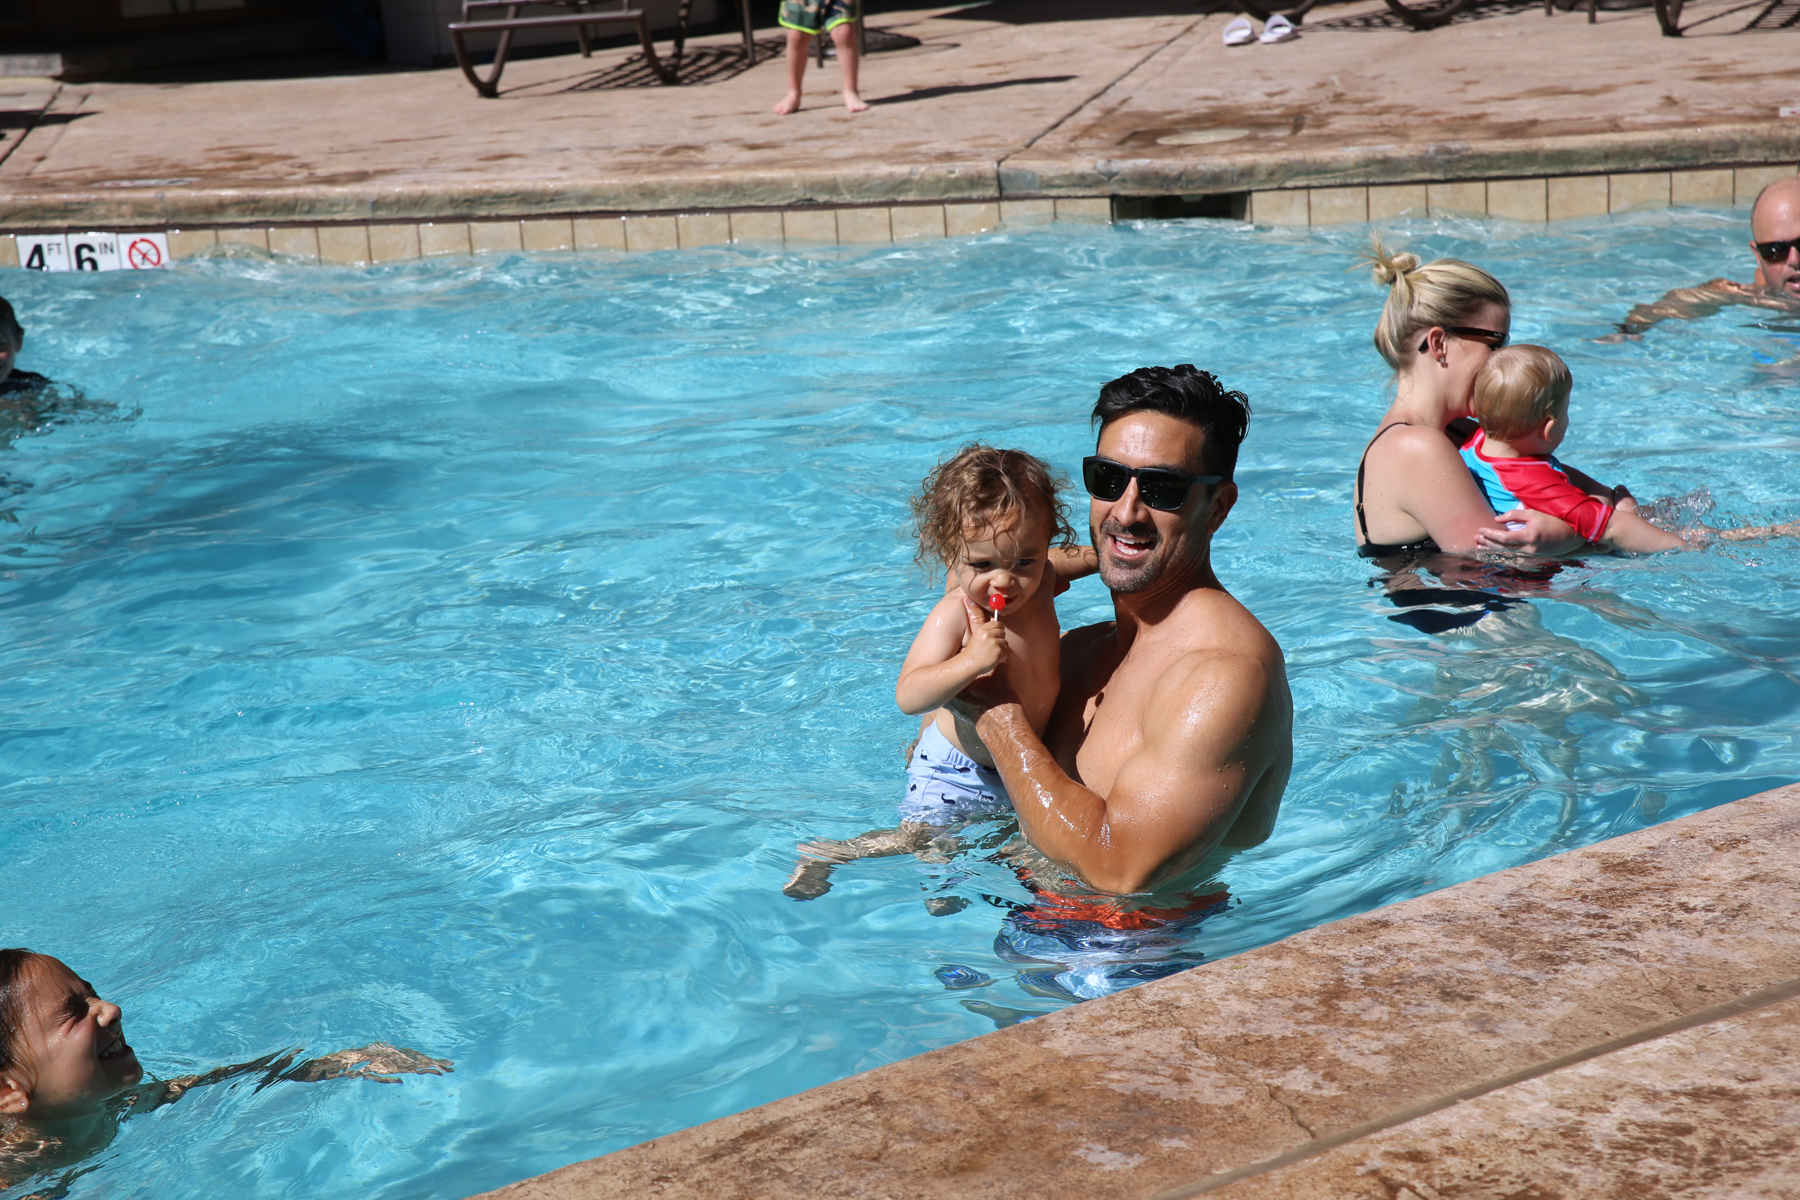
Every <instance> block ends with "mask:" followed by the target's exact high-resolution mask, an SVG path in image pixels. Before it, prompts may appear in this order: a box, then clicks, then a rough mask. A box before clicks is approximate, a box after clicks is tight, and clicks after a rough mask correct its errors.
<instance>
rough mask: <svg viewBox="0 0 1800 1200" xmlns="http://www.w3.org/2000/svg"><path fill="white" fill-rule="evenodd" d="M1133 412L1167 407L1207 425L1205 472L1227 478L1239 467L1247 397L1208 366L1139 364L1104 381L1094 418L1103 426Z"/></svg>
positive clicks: (1177, 415)
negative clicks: (1228, 388) (1227, 386)
mask: <svg viewBox="0 0 1800 1200" xmlns="http://www.w3.org/2000/svg"><path fill="white" fill-rule="evenodd" d="M1135 412H1159V413H1166V414H1167V415H1169V416H1171V417H1174V418H1176V419H1177V420H1181V421H1186V422H1187V423H1188V424H1190V425H1197V426H1199V427H1200V428H1201V429H1202V430H1203V431H1205V433H1206V443H1205V446H1204V447H1203V449H1202V451H1201V459H1202V461H1201V467H1202V473H1203V474H1207V475H1223V476H1224V477H1225V478H1227V479H1230V478H1231V473H1232V472H1233V471H1235V470H1236V469H1237V456H1238V446H1239V445H1240V444H1242V442H1243V440H1244V434H1245V433H1247V432H1248V431H1249V429H1250V397H1248V396H1246V395H1244V393H1242V392H1228V391H1226V390H1225V385H1224V384H1222V383H1220V382H1219V379H1218V376H1216V375H1214V374H1213V373H1212V372H1210V371H1202V370H1200V369H1199V368H1198V367H1196V366H1194V365H1193V364H1192V363H1182V364H1181V365H1180V366H1178V367H1139V368H1138V369H1137V370H1135V371H1133V372H1132V373H1131V374H1129V375H1121V376H1119V377H1118V378H1117V379H1115V380H1113V381H1112V382H1111V383H1109V384H1107V385H1106V386H1104V387H1102V388H1101V389H1100V398H1099V399H1098V400H1096V401H1094V423H1095V424H1097V425H1098V426H1099V427H1100V428H1101V429H1105V428H1106V427H1107V426H1108V425H1111V424H1112V423H1113V422H1114V421H1116V420H1118V419H1119V418H1120V417H1124V416H1129V415H1131V414H1132V413H1135Z"/></svg>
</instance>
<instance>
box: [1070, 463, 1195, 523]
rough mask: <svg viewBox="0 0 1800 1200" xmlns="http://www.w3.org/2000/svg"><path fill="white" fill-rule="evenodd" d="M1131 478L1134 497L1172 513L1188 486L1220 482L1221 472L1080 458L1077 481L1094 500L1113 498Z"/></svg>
mask: <svg viewBox="0 0 1800 1200" xmlns="http://www.w3.org/2000/svg"><path fill="white" fill-rule="evenodd" d="M1133 479H1135V480H1137V484H1138V499H1140V500H1142V501H1143V502H1144V503H1145V504H1147V505H1149V506H1150V507H1151V508H1154V509H1158V510H1160V511H1162V512H1174V511H1175V510H1176V509H1178V508H1180V507H1181V506H1182V505H1183V504H1186V503H1187V498H1188V489H1189V488H1191V487H1193V486H1194V485H1195V484H1196V483H1200V484H1213V483H1224V482H1225V477H1224V476H1223V475H1183V474H1182V473H1181V472H1180V471H1165V470H1163V469H1162V468H1161V467H1128V466H1126V465H1125V464H1124V463H1119V462H1114V461H1113V460H1112V459H1110V458H1101V457H1100V456H1099V455H1097V454H1090V455H1088V456H1087V457H1086V458H1084V459H1082V460H1081V482H1082V483H1084V484H1086V485H1087V490H1088V495H1090V496H1092V497H1093V498H1094V499H1096V500H1117V499H1118V498H1119V497H1120V496H1123V495H1124V494H1125V489H1126V488H1128V487H1130V486H1131V481H1132V480H1133Z"/></svg>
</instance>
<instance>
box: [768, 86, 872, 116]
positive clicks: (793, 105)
mask: <svg viewBox="0 0 1800 1200" xmlns="http://www.w3.org/2000/svg"><path fill="white" fill-rule="evenodd" d="M864 107H865V108H866V107H867V105H864ZM799 109H800V93H799V92H789V93H788V94H787V95H785V96H783V97H782V98H781V100H780V102H779V103H777V104H776V105H775V107H774V109H773V110H772V111H773V112H774V113H775V115H776V116H778V117H785V116H787V115H788V114H789V113H793V112H798V111H799ZM852 111H854V110H852Z"/></svg>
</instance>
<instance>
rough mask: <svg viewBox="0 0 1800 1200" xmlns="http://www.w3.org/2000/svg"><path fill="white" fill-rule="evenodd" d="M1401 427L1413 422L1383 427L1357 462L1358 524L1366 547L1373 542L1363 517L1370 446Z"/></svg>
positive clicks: (1401, 422) (1367, 523)
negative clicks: (1364, 473)
mask: <svg viewBox="0 0 1800 1200" xmlns="http://www.w3.org/2000/svg"><path fill="white" fill-rule="evenodd" d="M1399 425H1405V426H1408V427H1409V428H1410V427H1411V425H1412V422H1411V421H1395V422H1393V424H1390V425H1383V426H1382V427H1381V428H1380V429H1377V430H1376V431H1375V436H1374V437H1372V438H1370V439H1369V445H1368V446H1364V447H1363V452H1362V457H1361V458H1360V459H1358V460H1357V462H1356V496H1355V500H1356V524H1357V526H1358V527H1359V528H1361V529H1362V535H1363V543H1364V544H1365V545H1366V544H1368V543H1369V542H1370V541H1372V540H1373V539H1371V538H1370V537H1369V519H1368V518H1367V517H1365V516H1363V468H1364V467H1367V466H1368V465H1369V446H1373V445H1374V444H1375V443H1376V442H1377V441H1379V440H1380V438H1381V435H1382V434H1384V433H1386V432H1387V431H1388V430H1390V429H1393V428H1394V427H1395V426H1399Z"/></svg>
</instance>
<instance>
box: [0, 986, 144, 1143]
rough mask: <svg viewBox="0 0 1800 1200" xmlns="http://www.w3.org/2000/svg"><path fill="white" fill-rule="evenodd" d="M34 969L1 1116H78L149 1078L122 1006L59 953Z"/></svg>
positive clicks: (2, 1090) (3, 1079) (3, 1085)
mask: <svg viewBox="0 0 1800 1200" xmlns="http://www.w3.org/2000/svg"><path fill="white" fill-rule="evenodd" d="M27 969H28V971H29V980H30V982H29V983H28V984H27V991H26V996H25V1004H24V1011H23V1012H22V1013H21V1016H22V1018H23V1019H22V1020H21V1021H20V1025H19V1032H18V1040H17V1042H16V1044H15V1045H14V1047H13V1058H14V1059H15V1060H16V1061H15V1062H14V1064H13V1065H12V1066H10V1067H8V1068H7V1069H6V1070H5V1071H4V1072H0V1113H4V1114H9V1115H14V1116H21V1117H24V1118H26V1119H27V1120H30V1121H34V1122H35V1121H51V1120H55V1119H57V1118H59V1117H67V1116H74V1115H78V1114H80V1113H82V1112H84V1111H87V1110H91V1109H92V1108H94V1107H95V1106H96V1105H98V1104H100V1103H101V1102H102V1101H105V1100H107V1099H109V1098H110V1097H113V1096H116V1095H118V1094H120V1093H121V1092H124V1091H126V1090H128V1089H130V1088H131V1087H132V1085H134V1084H136V1083H137V1082H138V1081H139V1080H141V1079H142V1078H143V1077H144V1069H143V1068H142V1067H141V1066H139V1065H138V1060H137V1055H136V1054H134V1053H133V1052H132V1049H131V1047H130V1046H128V1045H126V1044H125V1027H124V1022H123V1014H122V1013H121V1012H120V1011H119V1006H118V1005H116V1004H108V1003H107V1002H106V1001H104V1000H102V999H100V997H98V996H96V995H95V994H94V989H93V988H92V987H91V986H90V985H89V984H88V983H87V981H86V980H84V979H82V978H81V977H80V976H79V975H77V974H75V972H73V971H71V970H69V968H68V967H66V966H64V965H63V964H62V963H60V962H58V961H57V960H56V959H54V958H48V957H46V958H40V959H36V960H34V961H33V962H32V963H31V965H30V966H29V968H27Z"/></svg>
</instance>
